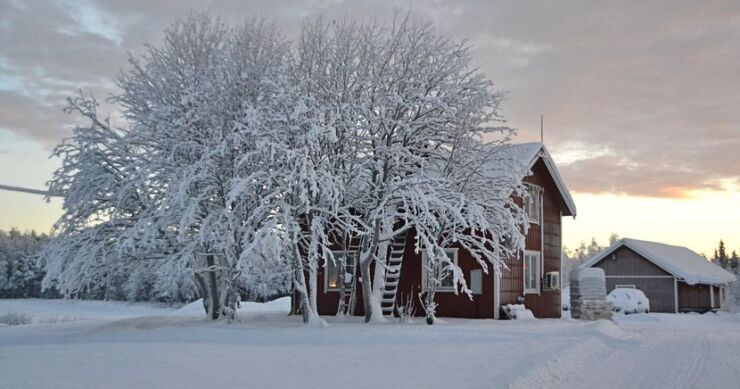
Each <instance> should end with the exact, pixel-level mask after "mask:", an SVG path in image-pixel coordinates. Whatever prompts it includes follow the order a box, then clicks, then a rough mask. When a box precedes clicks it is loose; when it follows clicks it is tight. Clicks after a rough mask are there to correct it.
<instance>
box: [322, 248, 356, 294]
mask: <svg viewBox="0 0 740 389" xmlns="http://www.w3.org/2000/svg"><path fill="white" fill-rule="evenodd" d="M332 254H334V260H333V261H332V260H330V259H327V260H326V276H325V277H324V291H325V292H336V291H339V289H340V287H341V284H340V282H344V283H345V284H346V285H345V287H351V286H352V285H351V282H352V279H353V278H354V277H353V273H354V269H355V257H356V256H357V254H356V253H354V252H349V251H332ZM343 263H344V264H345V274H344V277H340V276H339V272H340V271H341V269H342V264H343Z"/></svg>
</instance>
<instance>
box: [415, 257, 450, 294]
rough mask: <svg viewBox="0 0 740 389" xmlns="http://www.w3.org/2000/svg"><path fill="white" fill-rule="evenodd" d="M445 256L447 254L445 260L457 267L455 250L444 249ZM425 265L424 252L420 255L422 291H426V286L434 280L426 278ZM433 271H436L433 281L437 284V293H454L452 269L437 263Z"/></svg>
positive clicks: (445, 264)
mask: <svg viewBox="0 0 740 389" xmlns="http://www.w3.org/2000/svg"><path fill="white" fill-rule="evenodd" d="M445 254H447V258H449V259H450V262H452V263H453V264H455V266H457V249H445ZM426 264H427V254H426V251H424V252H423V254H422V267H421V273H422V277H421V279H422V282H423V283H424V285H423V287H424V289H427V285H429V284H430V283H431V282H433V281H434V280H433V279H431V278H429V277H428V273H427V267H426V266H425V265H426ZM435 271H436V277H435V279H436V280H437V281H438V282H439V284H437V289H436V291H437V292H454V291H455V277H454V275H453V274H452V269H451V268H450V267H449V265H448V264H447V263H438V264H436V265H435Z"/></svg>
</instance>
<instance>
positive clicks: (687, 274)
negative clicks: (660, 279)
mask: <svg viewBox="0 0 740 389" xmlns="http://www.w3.org/2000/svg"><path fill="white" fill-rule="evenodd" d="M622 246H626V247H629V248H630V249H632V250H633V251H634V252H636V253H638V254H640V255H642V256H643V257H645V258H646V259H647V260H649V261H650V262H652V263H654V264H655V265H656V266H658V267H660V268H661V269H663V270H665V271H667V272H668V273H670V274H672V275H673V276H675V277H678V278H680V279H682V280H683V281H685V282H686V283H687V284H689V285H695V284H712V285H721V284H729V283H732V282H735V276H734V275H733V274H732V273H730V272H728V271H726V270H725V269H722V268H721V267H719V266H717V265H716V264H714V263H712V262H709V261H708V260H707V259H706V258H704V257H702V256H701V255H699V254H697V253H695V252H693V251H691V250H689V249H687V248H686V247H681V246H671V245H667V244H663V243H657V242H648V241H644V240H637V239H629V238H624V239H620V240H618V241H617V242H615V243H614V244H613V245H611V247H609V248H608V249H606V250H604V251H602V252H601V253H599V254H597V255H596V256H594V257H592V258H591V259H589V260H588V261H586V262H585V263H584V264H583V267H590V266H593V265H594V264H596V263H597V262H599V261H601V260H602V259H604V258H606V257H607V256H609V255H610V254H611V253H613V252H614V251H615V250H617V249H618V248H620V247H622Z"/></svg>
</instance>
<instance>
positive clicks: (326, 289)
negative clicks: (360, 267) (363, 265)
mask: <svg viewBox="0 0 740 389" xmlns="http://www.w3.org/2000/svg"><path fill="white" fill-rule="evenodd" d="M331 253H332V255H333V256H334V261H332V260H331V259H329V258H326V266H324V293H326V292H339V291H340V288H341V284H337V286H336V287H333V288H332V287H329V267H330V266H331V267H336V266H338V265H339V263H337V257H343V256H345V255H347V253H350V254H354V255H355V256H356V255H357V254H356V253H355V252H353V251H350V250H332V251H331ZM355 261H357V258H355ZM355 266H357V263H355ZM342 276H344V275H343V274H337V277H342ZM340 281H341V279H338V280H337V282H340Z"/></svg>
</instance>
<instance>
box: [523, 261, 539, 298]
mask: <svg viewBox="0 0 740 389" xmlns="http://www.w3.org/2000/svg"><path fill="white" fill-rule="evenodd" d="M539 292H540V253H539V251H525V252H524V293H539Z"/></svg>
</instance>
